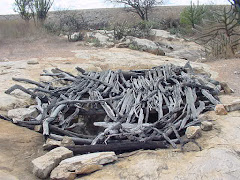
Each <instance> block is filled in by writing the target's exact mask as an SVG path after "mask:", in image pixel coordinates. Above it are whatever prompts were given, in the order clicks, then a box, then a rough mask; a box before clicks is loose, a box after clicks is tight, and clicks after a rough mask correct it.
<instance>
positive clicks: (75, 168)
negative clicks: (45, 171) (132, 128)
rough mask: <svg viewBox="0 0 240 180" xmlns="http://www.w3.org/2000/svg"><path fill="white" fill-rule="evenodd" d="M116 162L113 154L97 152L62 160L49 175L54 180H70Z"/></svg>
mask: <svg viewBox="0 0 240 180" xmlns="http://www.w3.org/2000/svg"><path fill="white" fill-rule="evenodd" d="M115 160H117V156H116V154H115V153H114V152H98V153H90V154H84V155H80V156H75V157H72V158H69V159H65V160H63V161H62V162H61V163H60V164H59V166H57V167H56V168H55V169H54V170H53V171H52V173H51V176H50V178H51V179H54V180H72V179H74V178H75V177H76V175H78V174H89V173H91V172H94V171H96V170H99V169H101V168H102V165H104V164H107V163H110V162H113V161H115ZM73 173H74V174H73Z"/></svg>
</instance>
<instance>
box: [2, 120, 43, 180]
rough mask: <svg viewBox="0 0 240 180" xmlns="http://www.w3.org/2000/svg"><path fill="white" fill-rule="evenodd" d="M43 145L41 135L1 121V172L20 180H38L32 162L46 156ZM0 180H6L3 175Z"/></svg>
mask: <svg viewBox="0 0 240 180" xmlns="http://www.w3.org/2000/svg"><path fill="white" fill-rule="evenodd" d="M42 145H43V137H42V135H41V134H38V133H36V132H34V131H31V130H28V129H26V128H22V127H19V126H16V125H14V124H12V123H11V122H7V121H4V120H0V171H4V174H5V175H6V174H8V175H9V177H11V175H12V176H15V177H17V178H18V179H19V180H21V179H24V180H37V179H38V178H36V177H35V176H34V175H33V174H32V166H31V161H32V160H33V159H35V158H37V157H39V156H41V155H43V154H44V152H43V150H42ZM7 177H8V176H7ZM0 180H6V179H1V173H0Z"/></svg>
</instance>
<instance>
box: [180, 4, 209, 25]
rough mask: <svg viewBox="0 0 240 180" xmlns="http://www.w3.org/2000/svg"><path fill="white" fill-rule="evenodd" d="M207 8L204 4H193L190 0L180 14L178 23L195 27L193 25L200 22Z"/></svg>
mask: <svg viewBox="0 0 240 180" xmlns="http://www.w3.org/2000/svg"><path fill="white" fill-rule="evenodd" d="M206 11H207V8H206V6H205V5H200V4H199V3H198V4H194V3H193V2H192V1H191V4H190V6H188V7H186V8H184V10H183V12H182V13H181V15H180V23H181V24H185V25H190V26H191V27H192V28H195V25H197V24H200V23H201V22H202V19H203V18H204V17H205V15H206Z"/></svg>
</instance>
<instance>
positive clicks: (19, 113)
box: [8, 106, 38, 123]
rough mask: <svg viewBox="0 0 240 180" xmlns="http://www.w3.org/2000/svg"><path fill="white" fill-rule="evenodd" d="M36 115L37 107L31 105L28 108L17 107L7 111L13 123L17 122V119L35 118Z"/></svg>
mask: <svg viewBox="0 0 240 180" xmlns="http://www.w3.org/2000/svg"><path fill="white" fill-rule="evenodd" d="M37 115H38V112H37V109H36V108H35V107H33V106H31V107H29V108H18V109H12V110H9V111H8V117H9V118H11V119H12V120H13V122H14V123H17V122H18V121H24V120H25V119H28V118H36V117H37Z"/></svg>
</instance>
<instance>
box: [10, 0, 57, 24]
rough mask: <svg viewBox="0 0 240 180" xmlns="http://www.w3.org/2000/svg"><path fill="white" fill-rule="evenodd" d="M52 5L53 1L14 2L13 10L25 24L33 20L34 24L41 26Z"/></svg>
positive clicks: (30, 0)
mask: <svg viewBox="0 0 240 180" xmlns="http://www.w3.org/2000/svg"><path fill="white" fill-rule="evenodd" d="M52 4H53V0H15V3H14V6H15V8H14V10H15V11H16V12H18V13H19V15H20V16H21V18H22V19H24V20H25V21H26V22H29V20H30V19H32V18H33V19H34V22H35V23H36V22H37V23H39V24H40V25H43V23H44V21H45V20H46V18H47V14H48V11H49V9H50V8H51V7H52Z"/></svg>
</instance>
